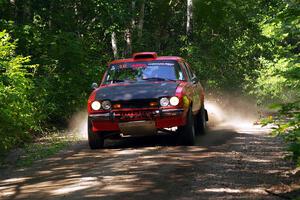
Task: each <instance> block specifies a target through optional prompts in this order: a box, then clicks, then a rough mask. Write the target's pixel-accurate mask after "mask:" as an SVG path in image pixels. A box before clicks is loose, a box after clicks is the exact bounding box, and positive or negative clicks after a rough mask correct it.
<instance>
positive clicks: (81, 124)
mask: <svg viewBox="0 0 300 200" xmlns="http://www.w3.org/2000/svg"><path fill="white" fill-rule="evenodd" d="M68 130H69V132H71V133H72V134H74V135H75V136H76V137H78V138H80V139H87V111H86V109H85V110H82V111H79V112H77V113H75V114H74V115H73V116H72V117H71V119H70V121H69V126H68Z"/></svg>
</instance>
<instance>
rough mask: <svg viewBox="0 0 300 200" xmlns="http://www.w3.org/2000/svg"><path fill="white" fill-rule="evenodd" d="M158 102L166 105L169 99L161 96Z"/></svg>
mask: <svg viewBox="0 0 300 200" xmlns="http://www.w3.org/2000/svg"><path fill="white" fill-rule="evenodd" d="M159 103H160V105H161V106H168V105H169V99H168V98H166V97H163V98H161V99H160V101H159Z"/></svg>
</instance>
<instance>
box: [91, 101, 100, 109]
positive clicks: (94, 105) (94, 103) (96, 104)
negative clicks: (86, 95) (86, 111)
mask: <svg viewBox="0 0 300 200" xmlns="http://www.w3.org/2000/svg"><path fill="white" fill-rule="evenodd" d="M91 107H92V109H93V110H95V111H97V110H100V108H101V103H100V102H99V101H94V102H92V104H91Z"/></svg>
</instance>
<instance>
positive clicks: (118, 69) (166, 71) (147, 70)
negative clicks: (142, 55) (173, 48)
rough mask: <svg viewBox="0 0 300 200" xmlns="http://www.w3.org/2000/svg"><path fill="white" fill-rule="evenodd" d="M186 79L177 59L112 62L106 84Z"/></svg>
mask: <svg viewBox="0 0 300 200" xmlns="http://www.w3.org/2000/svg"><path fill="white" fill-rule="evenodd" d="M166 80H168V81H177V80H184V76H183V73H182V71H181V68H180V66H179V64H178V63H177V62H176V61H148V62H129V63H118V64H111V65H110V67H109V69H108V71H107V75H106V77H105V84H112V83H118V82H137V81H166Z"/></svg>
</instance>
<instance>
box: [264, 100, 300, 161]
mask: <svg viewBox="0 0 300 200" xmlns="http://www.w3.org/2000/svg"><path fill="white" fill-rule="evenodd" d="M275 107H276V108H277V109H278V114H277V115H276V116H275V117H269V118H267V119H264V120H262V123H263V124H264V125H266V124H273V125H275V127H274V130H273V133H274V134H275V135H280V136H282V137H283V138H284V139H285V140H286V141H287V142H288V143H289V150H290V151H291V152H293V157H292V158H293V160H295V161H296V162H297V165H298V166H300V112H299V111H300V101H297V102H293V103H287V104H281V105H279V104H277V105H276V106H275ZM275 107H273V108H275Z"/></svg>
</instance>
